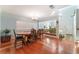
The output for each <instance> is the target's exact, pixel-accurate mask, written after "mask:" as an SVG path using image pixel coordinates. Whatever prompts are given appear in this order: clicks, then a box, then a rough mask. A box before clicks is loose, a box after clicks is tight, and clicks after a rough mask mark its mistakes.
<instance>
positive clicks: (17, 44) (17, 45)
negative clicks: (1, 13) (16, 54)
mask: <svg viewBox="0 0 79 59" xmlns="http://www.w3.org/2000/svg"><path fill="white" fill-rule="evenodd" d="M13 32H14V36H15V48H20V47H23V42H24V38H23V36H22V35H17V34H16V32H15V30H13Z"/></svg>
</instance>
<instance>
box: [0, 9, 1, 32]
mask: <svg viewBox="0 0 79 59" xmlns="http://www.w3.org/2000/svg"><path fill="white" fill-rule="evenodd" d="M0 31H1V9H0Z"/></svg>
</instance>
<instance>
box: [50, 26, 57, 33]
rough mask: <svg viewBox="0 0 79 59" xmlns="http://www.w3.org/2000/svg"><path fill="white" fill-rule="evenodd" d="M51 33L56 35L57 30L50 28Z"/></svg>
mask: <svg viewBox="0 0 79 59" xmlns="http://www.w3.org/2000/svg"><path fill="white" fill-rule="evenodd" d="M49 32H50V33H54V34H56V28H52V27H51V26H49Z"/></svg>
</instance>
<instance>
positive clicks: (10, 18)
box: [1, 11, 37, 31]
mask: <svg viewBox="0 0 79 59" xmlns="http://www.w3.org/2000/svg"><path fill="white" fill-rule="evenodd" d="M18 22H19V23H18ZM17 24H18V25H17ZM33 25H34V26H33ZM17 26H19V27H17ZM36 26H37V25H36V22H33V21H32V20H31V19H29V18H27V17H23V16H18V15H14V14H11V13H7V12H4V11H2V13H1V29H2V30H4V29H6V28H7V29H10V30H13V29H15V30H16V31H20V30H22V31H28V30H30V29H31V28H33V27H34V28H36Z"/></svg>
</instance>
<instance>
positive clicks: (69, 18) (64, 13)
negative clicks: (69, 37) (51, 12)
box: [59, 6, 76, 34]
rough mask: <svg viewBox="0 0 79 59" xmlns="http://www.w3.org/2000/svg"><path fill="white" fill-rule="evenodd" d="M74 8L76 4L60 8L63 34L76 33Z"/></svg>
mask: <svg viewBox="0 0 79 59" xmlns="http://www.w3.org/2000/svg"><path fill="white" fill-rule="evenodd" d="M74 10H76V6H69V7H66V8H64V9H61V10H60V13H61V15H60V16H59V31H62V32H63V34H74V33H73V31H74Z"/></svg>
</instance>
